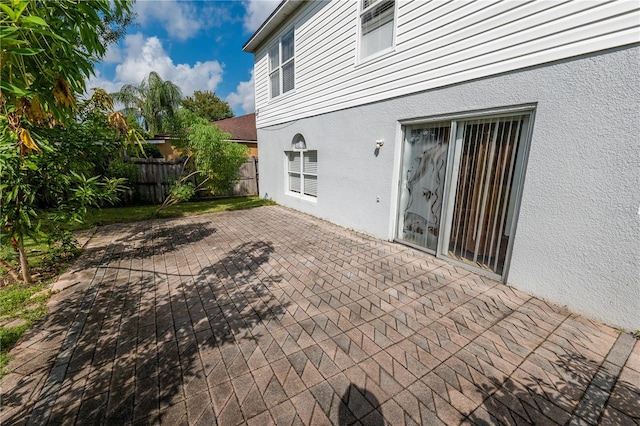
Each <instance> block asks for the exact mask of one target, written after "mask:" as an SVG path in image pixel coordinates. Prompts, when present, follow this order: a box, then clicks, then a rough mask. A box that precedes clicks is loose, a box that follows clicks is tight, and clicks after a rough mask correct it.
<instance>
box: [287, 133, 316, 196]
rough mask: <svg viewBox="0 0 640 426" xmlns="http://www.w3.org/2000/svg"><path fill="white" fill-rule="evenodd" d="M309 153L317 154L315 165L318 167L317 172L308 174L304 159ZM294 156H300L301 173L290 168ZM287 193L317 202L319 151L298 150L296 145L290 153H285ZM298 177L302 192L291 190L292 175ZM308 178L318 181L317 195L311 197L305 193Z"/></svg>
mask: <svg viewBox="0 0 640 426" xmlns="http://www.w3.org/2000/svg"><path fill="white" fill-rule="evenodd" d="M307 153H315V160H316V161H315V165H316V172H315V173H313V172H306V171H305V169H304V159H305V154H307ZM292 155H298V156H299V159H300V171H292V170H291V168H290V165H291V156H292ZM285 166H286V167H285V193H286V194H287V195H290V196H293V197H296V198H301V199H304V200H309V201H317V199H318V187H317V185H318V183H317V182H318V171H317V168H318V150H315V149H307V148H306V147H304V148H298V147H296V146H295V145H294V146H292V147H291V150H289V151H285ZM292 174H293V175H298V177H299V179H300V191H295V190H292V189H291V180H290V179H291V175H292ZM306 176H313V177H315V179H316V195H310V194H306V193H305V187H304V180H305V177H306Z"/></svg>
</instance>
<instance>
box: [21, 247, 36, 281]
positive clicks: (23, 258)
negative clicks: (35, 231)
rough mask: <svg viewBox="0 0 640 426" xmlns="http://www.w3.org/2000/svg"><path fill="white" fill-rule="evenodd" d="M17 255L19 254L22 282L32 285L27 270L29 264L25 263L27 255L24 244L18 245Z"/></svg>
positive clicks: (29, 273) (29, 271)
mask: <svg viewBox="0 0 640 426" xmlns="http://www.w3.org/2000/svg"><path fill="white" fill-rule="evenodd" d="M18 253H19V254H20V270H21V271H22V280H23V281H24V282H25V284H33V279H32V278H31V270H30V269H29V262H27V255H26V253H25V251H24V244H23V243H22V241H20V242H19V243H18Z"/></svg>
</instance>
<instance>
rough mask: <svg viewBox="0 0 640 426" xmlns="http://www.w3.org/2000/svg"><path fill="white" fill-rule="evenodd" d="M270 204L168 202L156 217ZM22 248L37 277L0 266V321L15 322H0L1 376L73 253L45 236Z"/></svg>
mask: <svg viewBox="0 0 640 426" xmlns="http://www.w3.org/2000/svg"><path fill="white" fill-rule="evenodd" d="M273 204H275V203H274V202H273V201H270V200H264V199H261V198H259V197H238V198H224V199H218V200H209V201H194V202H187V203H180V204H176V205H175V206H171V207H169V208H167V209H165V210H163V211H161V212H160V213H159V214H158V215H157V216H155V217H158V218H166V217H179V216H191V215H198V214H205V213H217V212H222V211H229V210H242V209H250V208H253V207H260V206H269V205H273ZM157 209H158V206H131V207H113V208H104V209H95V210H91V211H89V212H88V214H87V217H86V218H85V222H84V223H82V224H73V225H68V227H69V229H70V230H81V229H89V228H93V227H95V226H100V225H108V224H112V223H122V222H135V221H140V220H147V219H152V218H153V217H154V213H155V212H156V210H157ZM52 226H54V225H53V224H51V223H48V222H47V221H46V219H43V224H42V229H43V230H46V229H51V227H52ZM25 249H26V252H27V256H28V259H29V265H30V266H31V273H32V275H33V276H34V280H35V281H36V283H35V284H34V285H31V286H26V285H24V284H23V283H12V280H11V279H10V278H9V274H8V273H7V272H6V271H5V270H4V269H3V268H2V267H0V324H7V323H9V322H12V321H13V322H15V324H14V325H11V326H3V325H0V377H2V376H3V375H4V374H5V373H6V371H4V370H5V365H6V364H7V362H8V361H9V351H10V350H11V348H12V347H13V346H14V345H15V343H16V342H17V341H18V339H19V338H20V337H21V336H22V335H23V334H24V332H25V331H26V330H28V329H29V327H30V326H31V325H32V324H33V322H34V321H36V320H37V319H38V318H41V317H43V316H44V315H46V313H47V307H46V304H47V299H48V298H49V296H50V293H48V292H43V293H41V294H40V293H39V294H38V295H36V296H34V295H35V294H36V293H38V292H40V291H42V290H43V289H45V288H46V287H47V286H48V284H50V283H51V282H52V281H54V280H55V279H56V278H57V277H58V276H59V275H60V274H61V273H62V272H63V271H64V269H66V267H67V266H68V264H69V263H70V262H71V261H72V260H73V258H74V257H75V254H73V255H70V254H65V256H61V255H60V253H57V252H55V250H52V249H51V248H50V247H49V245H48V244H46V236H45V237H43V238H42V239H41V240H40V241H34V240H32V239H30V238H27V239H26V240H25ZM78 253H79V252H78ZM76 254H77V253H76ZM0 256H2V259H3V260H5V261H6V262H8V263H9V264H10V265H15V264H16V263H17V262H18V258H17V255H16V254H15V252H14V251H13V249H12V248H11V247H10V246H2V247H1V248H0Z"/></svg>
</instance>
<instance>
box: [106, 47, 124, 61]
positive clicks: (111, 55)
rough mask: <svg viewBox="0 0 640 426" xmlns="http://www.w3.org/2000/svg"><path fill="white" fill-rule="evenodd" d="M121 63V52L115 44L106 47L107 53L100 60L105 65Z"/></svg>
mask: <svg viewBox="0 0 640 426" xmlns="http://www.w3.org/2000/svg"><path fill="white" fill-rule="evenodd" d="M121 61H122V52H121V51H120V47H119V46H118V45H117V44H115V43H114V44H110V45H109V46H107V51H106V52H105V54H104V57H103V58H102V62H104V63H105V64H116V63H118V62H121Z"/></svg>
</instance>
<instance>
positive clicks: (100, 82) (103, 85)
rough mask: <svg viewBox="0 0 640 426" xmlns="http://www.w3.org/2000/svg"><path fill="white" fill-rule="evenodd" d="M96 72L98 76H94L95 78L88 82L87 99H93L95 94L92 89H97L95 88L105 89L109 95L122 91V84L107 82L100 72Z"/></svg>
mask: <svg viewBox="0 0 640 426" xmlns="http://www.w3.org/2000/svg"><path fill="white" fill-rule="evenodd" d="M95 71H96V75H94V76H93V77H91V78H90V79H89V80H87V81H86V85H87V93H86V97H87V98H88V97H91V95H92V94H93V90H92V89H95V88H100V89H103V90H104V91H105V92H107V93H114V92H117V91H118V90H120V88H121V87H122V83H119V82H116V81H111V80H107V79H106V78H104V77H103V76H102V74H101V73H100V71H99V70H95Z"/></svg>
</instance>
